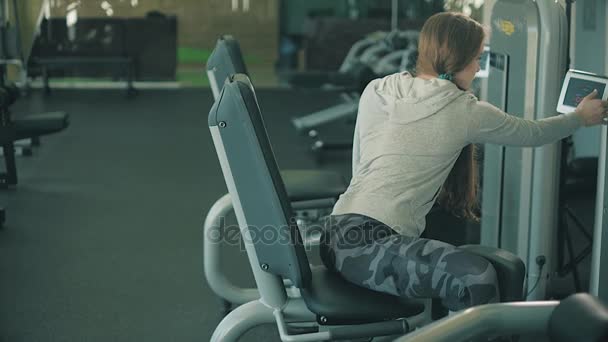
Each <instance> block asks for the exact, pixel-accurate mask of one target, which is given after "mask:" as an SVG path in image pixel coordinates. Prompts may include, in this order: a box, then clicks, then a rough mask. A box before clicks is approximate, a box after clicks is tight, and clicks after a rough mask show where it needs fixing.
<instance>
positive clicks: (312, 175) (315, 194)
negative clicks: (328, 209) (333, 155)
mask: <svg viewBox="0 0 608 342" xmlns="http://www.w3.org/2000/svg"><path fill="white" fill-rule="evenodd" d="M281 177H282V178H283V182H284V183H285V188H286V189H287V195H288V196H289V199H290V200H291V201H292V202H296V201H310V200H316V199H324V198H338V196H340V195H341V194H343V193H344V192H345V191H346V187H347V184H346V181H345V180H344V177H342V175H341V174H339V173H337V172H334V171H325V170H283V171H281Z"/></svg>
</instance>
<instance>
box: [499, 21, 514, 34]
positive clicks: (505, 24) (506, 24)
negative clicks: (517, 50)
mask: <svg viewBox="0 0 608 342" xmlns="http://www.w3.org/2000/svg"><path fill="white" fill-rule="evenodd" d="M498 25H499V26H500V30H501V31H502V32H504V33H505V34H506V35H507V36H510V35H512V34H513V33H514V32H515V25H513V22H511V21H509V20H502V19H500V20H499V21H498Z"/></svg>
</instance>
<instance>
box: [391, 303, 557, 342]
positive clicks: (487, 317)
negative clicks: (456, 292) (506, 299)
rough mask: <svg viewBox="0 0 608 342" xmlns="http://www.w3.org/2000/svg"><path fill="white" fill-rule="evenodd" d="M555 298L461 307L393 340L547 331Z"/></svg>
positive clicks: (459, 338) (421, 341) (412, 341)
mask: <svg viewBox="0 0 608 342" xmlns="http://www.w3.org/2000/svg"><path fill="white" fill-rule="evenodd" d="M558 304H559V302H558V301H537V302H514V303H501V304H486V305H481V306H477V307H474V308H470V309H467V310H464V311H462V312H460V313H457V314H455V315H454V316H449V317H447V318H444V319H442V320H439V321H437V322H435V323H433V324H429V325H427V326H426V327H424V328H422V329H420V330H416V331H414V332H413V333H411V334H409V335H406V336H403V337H401V338H399V339H397V340H395V342H426V341H434V342H448V341H449V342H454V341H466V340H469V339H473V338H479V337H485V336H492V335H496V336H507V335H524V334H546V332H547V331H546V329H547V327H548V323H549V319H550V317H551V314H552V313H553V310H554V309H555V307H557V305H558Z"/></svg>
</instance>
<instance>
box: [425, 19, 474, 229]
mask: <svg viewBox="0 0 608 342" xmlns="http://www.w3.org/2000/svg"><path fill="white" fill-rule="evenodd" d="M484 38H485V32H484V29H483V27H482V26H481V25H480V24H479V23H478V22H476V21H475V20H473V19H471V18H469V17H467V16H465V15H463V14H460V13H452V12H444V13H438V14H435V15H433V16H432V17H430V18H429V19H428V20H427V21H426V22H425V23H424V26H423V27H422V31H421V32H420V39H419V42H418V61H417V63H416V72H417V73H424V74H427V75H434V76H439V75H442V74H447V75H454V74H456V73H457V72H459V71H462V70H463V69H464V68H465V67H466V66H467V65H469V64H470V63H471V62H473V59H474V58H476V57H477V54H478V53H479V48H480V47H481V44H482V43H483V40H484ZM475 154H476V151H475V145H468V146H466V147H465V148H464V149H463V150H462V151H461V153H460V156H459V157H458V159H457V160H456V163H455V164H454V167H453V168H452V170H451V171H450V174H449V176H448V178H447V180H446V182H445V184H444V185H443V188H442V191H441V193H440V195H439V199H438V202H439V204H440V205H441V206H443V207H444V208H445V209H446V210H448V211H449V212H451V213H452V214H454V215H456V216H458V217H463V218H466V219H470V220H478V219H479V216H478V214H477V208H478V202H477V190H478V178H479V177H478V168H477V160H476V155H475Z"/></svg>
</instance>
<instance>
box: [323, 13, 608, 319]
mask: <svg viewBox="0 0 608 342" xmlns="http://www.w3.org/2000/svg"><path fill="white" fill-rule="evenodd" d="M483 41H484V30H483V28H482V26H481V25H480V24H479V23H477V22H476V21H474V20H472V19H470V18H468V17H466V16H464V15H461V14H456V13H440V14H436V15H434V16H432V17H431V18H429V19H428V20H427V22H426V23H425V24H424V26H423V28H422V31H421V33H420V41H419V47H418V51H419V57H418V64H417V66H416V68H417V75H416V76H415V77H414V76H412V75H410V74H408V73H401V74H394V75H390V76H387V77H385V78H383V79H377V80H374V81H372V82H371V83H370V84H369V85H368V86H367V87H366V89H365V91H364V92H363V94H362V96H361V100H360V104H359V116H358V119H357V125H358V130H359V133H358V134H359V136H358V138H359V144H360V151H359V158H360V160H359V163H358V165H356V168H353V169H354V170H356V171H355V173H354V174H353V178H352V180H351V183H350V185H349V187H348V189H347V191H346V192H345V193H344V194H343V195H342V196H340V199H339V200H338V202H337V203H336V205H335V207H334V209H333V212H332V215H331V216H330V219H329V220H328V231H327V233H326V234H325V237H324V238H325V243H324V244H323V246H322V249H321V253H322V257H323V261H324V263H325V264H326V265H327V266H328V267H330V268H333V269H335V270H336V271H337V272H339V273H340V274H341V275H342V276H343V277H344V278H345V279H347V280H348V281H350V282H352V283H355V284H357V285H360V286H364V287H367V288H370V289H373V290H377V291H381V292H386V293H390V294H393V295H397V296H402V297H406V298H416V297H419V298H421V297H427V298H428V297H433V298H441V299H442V302H443V304H444V305H445V306H446V307H447V308H448V309H450V310H452V311H457V310H461V309H464V308H467V307H471V306H474V305H480V304H486V303H493V302H497V301H498V300H499V290H498V286H497V279H496V272H495V270H494V268H493V267H492V265H491V264H490V263H489V262H487V261H486V260H485V259H483V258H482V257H479V256H476V255H473V254H470V253H468V252H466V251H463V250H459V249H458V248H455V247H454V246H452V245H449V244H446V243H443V242H440V241H435V240H429V239H424V238H420V235H421V234H422V232H423V231H424V229H425V216H426V214H427V213H428V212H429V210H430V209H431V207H432V206H433V204H434V203H435V202H436V201H437V202H438V204H440V205H442V206H443V207H444V208H445V209H447V210H449V211H450V212H452V213H453V214H455V215H457V216H460V217H464V218H467V219H472V220H475V219H477V217H476V213H475V209H476V204H477V193H476V192H477V174H476V165H475V159H474V148H473V146H474V145H473V144H475V143H493V144H501V145H511V146H540V145H543V144H548V143H552V142H555V141H557V140H559V139H562V138H564V137H566V136H568V135H570V134H572V133H573V132H574V131H575V130H576V129H577V128H579V127H581V126H591V125H597V124H600V123H602V120H603V118H604V117H606V115H607V113H608V112H607V109H606V108H607V107H608V103H606V102H605V101H600V100H597V99H594V98H595V96H596V95H597V92H593V93H592V94H590V95H589V96H587V97H586V98H585V99H584V100H583V101H582V102H581V103H580V104H579V106H578V107H577V109H576V111H575V112H572V113H569V114H566V115H559V116H555V117H551V118H548V119H543V120H538V121H532V120H524V119H520V118H517V117H514V116H510V115H508V114H506V113H504V112H502V111H501V110H499V109H498V108H496V107H494V106H492V105H490V104H488V103H485V102H480V101H478V100H477V99H476V98H475V97H474V96H473V95H471V94H470V93H468V92H467V90H468V89H469V87H470V85H471V82H472V81H473V79H474V77H475V74H476V72H477V71H479V57H480V55H481V53H482V51H483ZM445 229H450V227H445Z"/></svg>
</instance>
